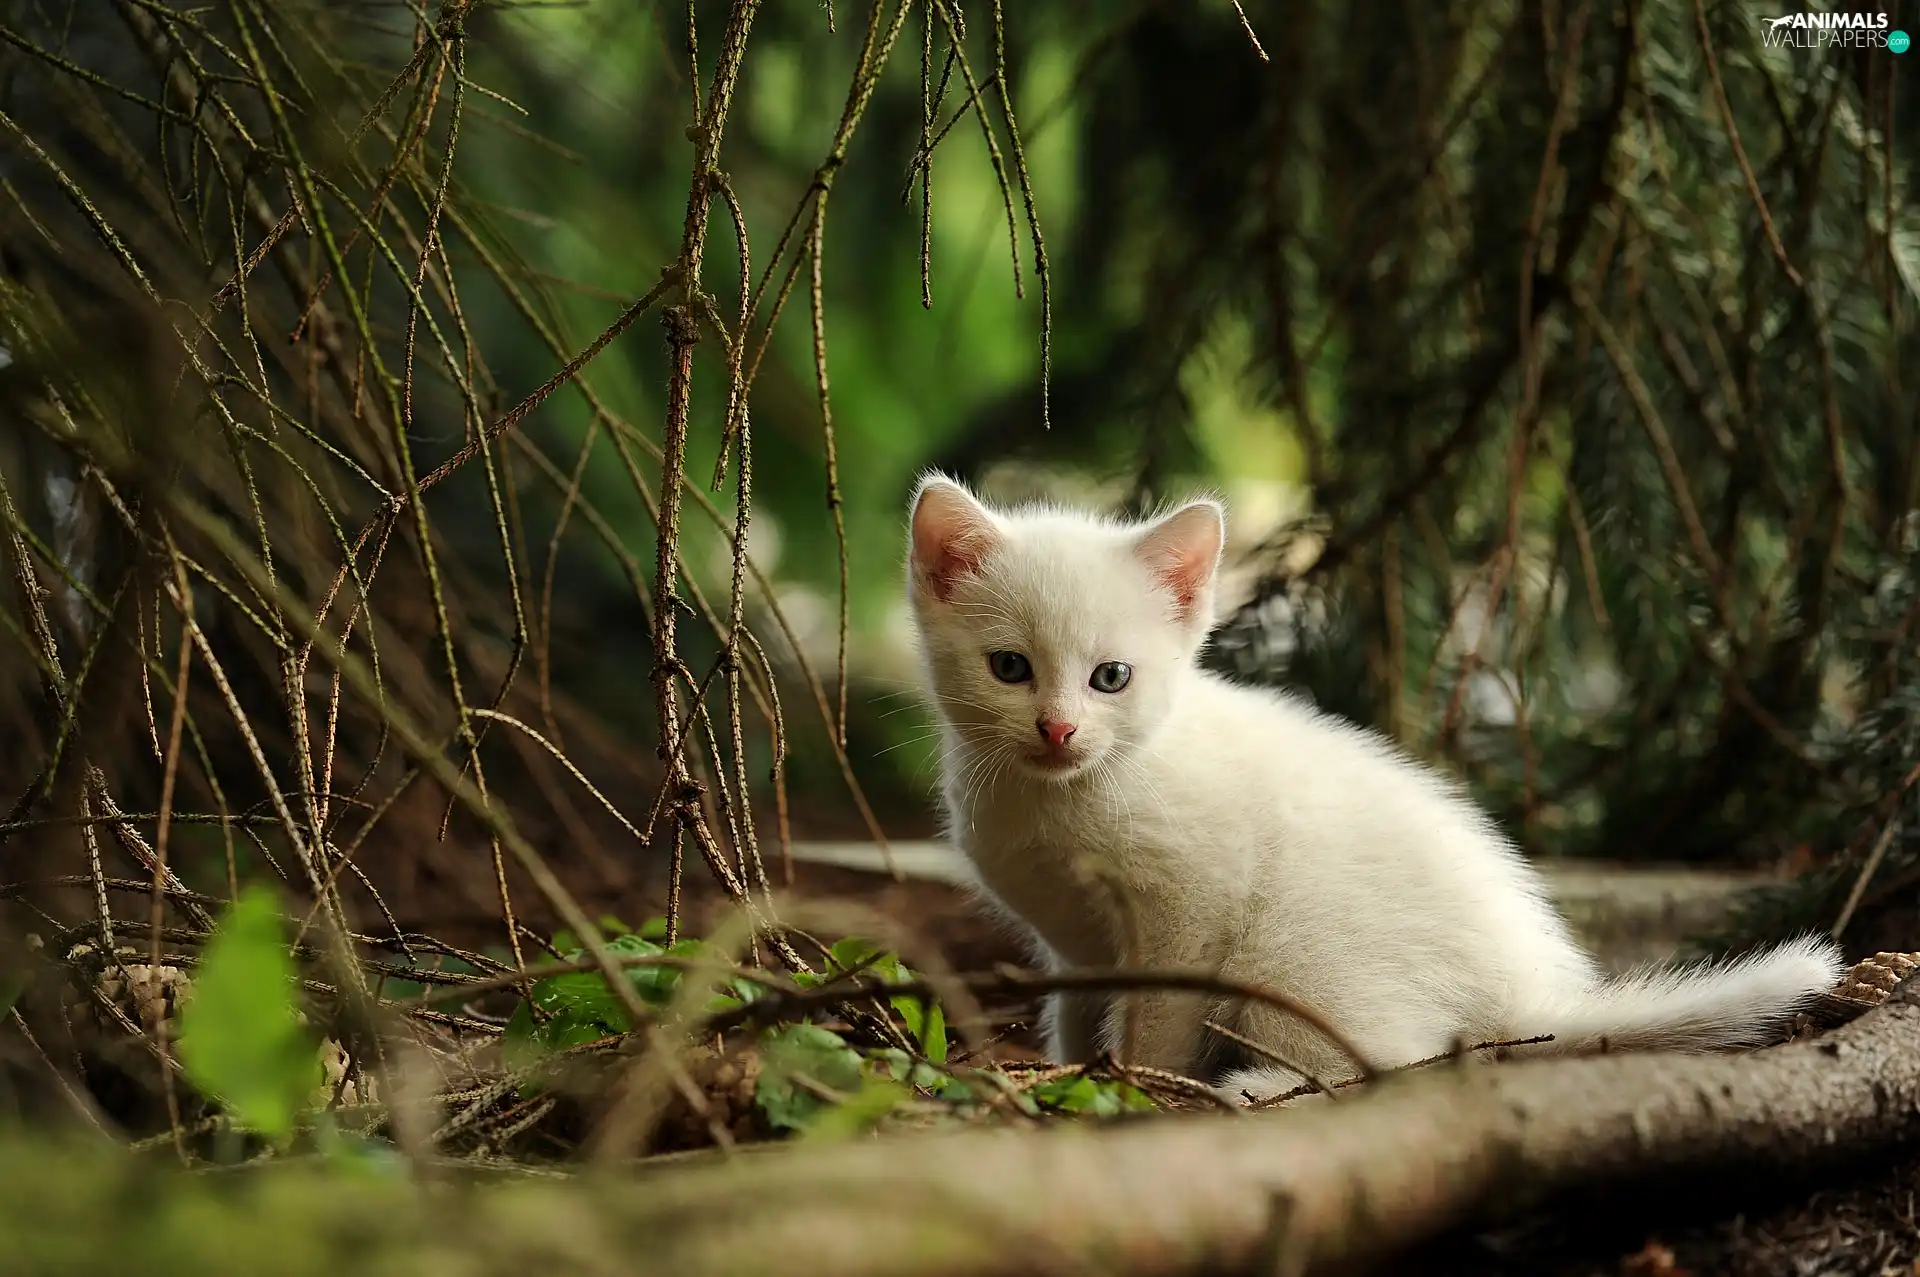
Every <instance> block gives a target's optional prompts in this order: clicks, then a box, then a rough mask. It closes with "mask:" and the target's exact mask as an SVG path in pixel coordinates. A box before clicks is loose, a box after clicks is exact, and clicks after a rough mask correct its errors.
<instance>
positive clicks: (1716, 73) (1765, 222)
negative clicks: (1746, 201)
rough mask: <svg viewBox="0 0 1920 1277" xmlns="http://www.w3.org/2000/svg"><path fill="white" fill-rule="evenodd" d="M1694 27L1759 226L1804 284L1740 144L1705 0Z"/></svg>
mask: <svg viewBox="0 0 1920 1277" xmlns="http://www.w3.org/2000/svg"><path fill="white" fill-rule="evenodd" d="M1693 29H1694V31H1695V32H1697V33H1698V34H1699V36H1700V49H1701V52H1703V53H1705V54H1706V56H1707V81H1708V82H1709V83H1710V84H1711V85H1712V86H1713V100H1714V104H1715V105H1716V106H1718V107H1719V108H1720V123H1721V124H1722V125H1723V126H1725V128H1726V130H1727V141H1729V142H1731V143H1733V158H1734V161H1735V162H1736V163H1737V164H1739V166H1740V176H1741V177H1743V178H1745V179H1746V183H1747V194H1749V195H1751V196H1753V206H1754V207H1755V208H1756V209H1758V210H1759V212H1760V225H1761V226H1762V227H1764V228H1765V230H1766V232H1767V243H1768V245H1770V246H1771V247H1772V249H1773V255H1774V256H1775V257H1776V258H1778V259H1779V261H1780V266H1781V269H1783V270H1785V271H1786V272H1787V278H1788V279H1790V280H1792V281H1793V286H1794V287H1795V288H1799V287H1800V286H1801V279H1800V272H1799V271H1797V270H1795V269H1794V268H1793V263H1792V262H1791V261H1789V260H1788V258H1787V248H1786V245H1784V244H1782V243H1781V242H1780V232H1779V231H1777V230H1775V229H1774V227H1773V214H1771V213H1769V212H1768V211H1767V199H1766V196H1764V195H1762V194H1761V193H1760V182H1759V179H1758V178H1756V177H1755V176H1754V175H1753V165H1752V164H1749V163H1748V162H1747V148H1746V147H1744V146H1742V145H1741V144H1740V129H1739V126H1738V125H1736V124H1735V123H1734V119H1733V105H1732V104H1731V103H1730V102H1728V101H1727V86H1726V85H1725V84H1724V83H1722V82H1721V79H1720V59H1719V58H1717V57H1715V56H1714V52H1713V36H1712V34H1711V33H1710V32H1708V30H1707V10H1706V7H1705V5H1704V4H1703V3H1702V0H1693Z"/></svg>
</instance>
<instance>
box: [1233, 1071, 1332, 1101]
mask: <svg viewBox="0 0 1920 1277" xmlns="http://www.w3.org/2000/svg"><path fill="white" fill-rule="evenodd" d="M1213 1093H1214V1094H1215V1095H1217V1096H1219V1097H1220V1098H1221V1099H1223V1100H1225V1101H1227V1102H1228V1103H1229V1104H1238V1105H1240V1106H1241V1107H1243V1108H1262V1109H1269V1108H1293V1107H1295V1106H1297V1105H1301V1104H1310V1103H1313V1102H1314V1101H1316V1100H1324V1099H1326V1098H1327V1097H1326V1096H1325V1095H1324V1094H1322V1093H1321V1092H1320V1091H1318V1090H1316V1089H1315V1088H1314V1085H1313V1083H1311V1082H1309V1081H1307V1079H1306V1078H1304V1077H1302V1076H1301V1075H1300V1074H1298V1073H1295V1072H1294V1071H1293V1070H1292V1069H1283V1068H1279V1067H1277V1066H1268V1067H1266V1068H1259V1069H1236V1070H1235V1071H1233V1072H1232V1073H1229V1074H1227V1076H1226V1077H1225V1078H1223V1079H1222V1080H1221V1082H1220V1085H1218V1086H1216V1087H1214V1088H1213Z"/></svg>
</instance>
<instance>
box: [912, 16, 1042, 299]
mask: <svg viewBox="0 0 1920 1277" xmlns="http://www.w3.org/2000/svg"><path fill="white" fill-rule="evenodd" d="M927 3H929V4H931V5H932V6H933V10H934V12H935V13H937V14H939V15H940V21H941V22H942V23H943V24H944V25H945V26H946V28H947V41H948V43H949V45H950V46H951V48H952V49H953V54H954V59H955V61H957V62H958V63H959V65H960V76H961V78H962V79H963V80H964V81H965V82H966V86H967V100H968V101H969V102H971V103H973V110H974V115H975V117H976V118H978V119H979V121H980V133H981V136H982V137H984V138H985V139H986V143H987V159H988V160H989V161H990V162H991V163H992V165H993V175H994V177H995V178H996V179H998V181H999V183H1000V198H1001V201H1002V202H1003V203H1004V204H1005V205H1006V206H1007V243H1008V246H1009V247H1010V248H1011V250H1012V254H1013V295H1014V296H1015V297H1025V296H1026V295H1027V293H1026V287H1025V285H1024V284H1022V283H1021V281H1020V222H1019V219H1018V218H1017V217H1015V216H1014V212H1013V186H1012V184H1011V183H1009V182H1008V181H1007V165H1006V161H1005V160H1004V159H1003V158H1002V157H1001V155H1000V140H999V138H997V137H995V136H994V132H993V122H992V121H991V120H990V119H989V118H988V117H987V107H986V103H985V102H983V101H982V100H981V96H980V95H981V88H982V86H981V85H980V84H979V83H978V82H977V81H975V79H974V78H973V64H972V63H971V62H969V61H968V60H967V51H966V47H965V41H966V31H965V28H964V27H963V26H962V25H961V24H960V21H959V17H958V15H957V14H955V13H954V12H953V11H952V7H951V6H950V5H949V4H948V0H927Z"/></svg>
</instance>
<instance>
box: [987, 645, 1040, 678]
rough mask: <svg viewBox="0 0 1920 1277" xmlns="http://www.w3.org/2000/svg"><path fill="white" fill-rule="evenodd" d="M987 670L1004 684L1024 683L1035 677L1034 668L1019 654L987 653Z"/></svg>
mask: <svg viewBox="0 0 1920 1277" xmlns="http://www.w3.org/2000/svg"><path fill="white" fill-rule="evenodd" d="M987 668H988V669H990V670H992V671H993V676H994V677H995V678H997V679H999V680H1000V681H1001V682H1002V683H1024V682H1026V681H1027V680H1028V679H1030V678H1032V677H1033V666H1031V665H1029V664H1028V663H1027V658H1026V657H1024V656H1022V655H1021V654H1020V653H1018V652H989V653H987Z"/></svg>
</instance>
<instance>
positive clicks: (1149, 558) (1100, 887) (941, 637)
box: [908, 476, 1841, 1096]
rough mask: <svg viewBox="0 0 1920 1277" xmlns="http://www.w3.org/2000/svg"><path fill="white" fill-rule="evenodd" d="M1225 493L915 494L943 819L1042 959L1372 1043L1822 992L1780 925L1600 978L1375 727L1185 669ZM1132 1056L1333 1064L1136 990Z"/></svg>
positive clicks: (1488, 840)
mask: <svg viewBox="0 0 1920 1277" xmlns="http://www.w3.org/2000/svg"><path fill="white" fill-rule="evenodd" d="M1225 531H1226V529H1225V522H1224V513H1223V511H1222V509H1221V507H1220V506H1219V505H1217V504H1215V503H1213V502H1210V501H1198V502H1194V503H1193V504H1190V505H1187V506H1184V507H1182V508H1180V509H1179V510H1176V511H1175V512H1174V513H1172V514H1170V515H1168V516H1166V517H1165V518H1162V519H1159V520H1158V521H1155V522H1153V523H1149V524H1128V523H1120V522H1114V521H1110V520H1104V519H1099V518H1094V517H1090V516H1088V515H1084V514H1079V513H1074V512H1070V511H1061V510H1049V509H1032V510H1022V511H1018V512H1011V513H996V512H994V511H990V510H988V509H987V508H986V507H985V506H983V505H981V504H980V503H979V502H978V501H976V500H975V499H974V498H973V497H972V496H970V495H969V494H968V493H967V491H966V490H965V489H964V488H962V487H961V486H960V485H959V484H957V483H954V482H952V481H951V480H948V479H945V478H941V477H938V476H933V477H929V478H927V479H926V480H924V481H923V482H922V483H921V484H920V487H919V489H918V491H916V493H915V494H914V502H913V517H912V538H911V554H910V559H911V563H910V568H909V583H908V593H909V595H910V596H911V600H912V604H913V613H914V619H915V622H916V627H917V629H918V632H919V639H920V650H921V656H922V658H923V661H924V664H925V668H926V672H927V675H928V678H929V679H930V681H931V685H932V691H933V694H934V699H935V702H936V704H937V706H938V709H939V712H940V719H941V729H942V734H943V737H944V741H943V743H944V746H945V749H944V751H943V754H942V779H943V792H944V798H945V807H946V816H947V821H948V824H949V827H950V828H949V833H950V835H951V837H952V838H953V839H954V840H955V841H956V842H957V843H958V844H959V846H960V847H961V849H962V850H964V851H965V852H966V854H967V856H968V857H969V858H970V859H971V861H972V863H973V865H974V866H975V868H976V869H977V870H978V872H979V876H980V878H981V881H982V885H983V886H984V888H985V890H986V892H987V893H988V894H989V895H990V896H991V897H992V898H993V899H994V900H995V901H997V902H998V903H999V904H1000V905H1001V906H1003V907H1004V909H1005V910H1006V911H1007V912H1009V913H1011V914H1013V915H1015V916H1016V917H1017V918H1018V919H1020V920H1021V921H1023V922H1024V923H1025V924H1026V925H1027V927H1029V928H1030V929H1031V930H1032V931H1033V933H1034V934H1035V939H1036V947H1037V949H1038V952H1039V955H1040V956H1041V958H1042V959H1043V960H1044V961H1046V962H1047V963H1048V964H1050V965H1052V966H1055V967H1063V966H1084V967H1101V966H1112V965H1115V964H1116V963H1120V962H1122V961H1124V962H1126V963H1127V964H1128V965H1132V966H1136V967H1140V968H1153V969H1168V968H1186V969H1200V970H1204V971H1210V972H1214V973H1217V974H1218V975H1219V976H1222V977H1225V978H1227V979H1232V980H1238V981H1245V982H1250V983H1256V984H1262V985H1266V986H1268V987H1271V988H1274V989H1277V990H1280V991H1282V992H1285V993H1288V994H1291V995H1292V996H1293V997H1295V998H1298V999H1300V1000H1301V1001H1303V1002H1305V1003H1307V1004H1308V1005H1310V1006H1312V1007H1314V1008H1315V1009H1317V1010H1318V1011H1319V1012H1320V1013H1321V1014H1322V1015H1324V1016H1325V1017H1327V1019H1329V1020H1330V1021H1331V1022H1333V1023H1334V1024H1335V1025H1336V1026H1338V1027H1339V1028H1341V1029H1343V1030H1345V1032H1346V1033H1347V1034H1348V1035H1349V1036H1350V1037H1351V1038H1352V1039H1353V1040H1354V1041H1355V1043H1356V1044H1357V1045H1358V1046H1359V1047H1360V1048H1361V1049H1362V1050H1363V1051H1365V1052H1366V1053H1367V1054H1368V1055H1369V1056H1370V1057H1371V1058H1372V1059H1373V1061H1374V1062H1375V1063H1377V1064H1381V1065H1395V1064H1405V1063H1410V1062H1412V1061H1415V1060H1419V1059H1424V1058H1427V1057H1429V1056H1433V1055H1438V1054H1441V1053H1443V1052H1445V1051H1448V1050H1449V1049H1452V1047H1453V1046H1454V1045H1455V1044H1456V1043H1459V1042H1465V1043H1468V1044H1471V1043H1475V1042H1482V1041H1493V1040H1509V1039H1515V1038H1526V1037H1534V1036H1538V1035H1542V1034H1552V1035H1553V1038H1554V1046H1553V1048H1552V1049H1556V1050H1570V1049H1579V1048H1582V1047H1590V1046H1595V1045H1598V1044H1600V1043H1601V1042H1602V1041H1605V1042H1606V1043H1608V1044H1610V1045H1613V1046H1618V1047H1669V1048H1677V1049H1682V1050H1705V1049H1711V1048H1716V1047H1724V1046H1734V1045H1741V1044H1745V1043H1751V1042H1754V1041H1758V1040H1761V1039H1762V1038H1763V1037H1764V1035H1765V1033H1766V1031H1767V1030H1768V1029H1769V1028H1770V1027H1771V1026H1773V1025H1776V1024H1778V1023H1779V1022H1780V1021H1781V1020H1782V1019H1783V1018H1784V1017H1785V1016H1787V1015H1788V1014H1789V1013H1790V1012H1791V1011H1792V1010H1793V1009H1794V1008H1795V1007H1796V1006H1797V1005H1799V1004H1800V1003H1801V1002H1803V1001H1804V1000H1805V999H1806V998H1808V997H1809V996H1811V995H1813V994H1817V993H1819V992H1822V991H1824V990H1826V989H1828V988H1830V987H1832V985H1833V982H1834V980H1835V979H1836V977H1837V976H1838V974H1839V972H1840V970H1841V962H1840V957H1839V951H1838V949H1837V947H1836V946H1835V945H1834V944H1832V943H1831V942H1830V941H1828V940H1825V939H1820V938H1814V937H1807V938H1804V939H1800V940H1796V941H1794V942H1792V943H1790V944H1787V945H1783V946H1781V947H1780V948H1776V949H1772V950H1769V951H1767V952H1764V953H1761V954H1757V955H1755V956H1753V957H1750V958H1747V959H1745V960H1743V961H1740V962H1736V963H1732V964H1730V965H1723V966H1703V967H1695V968H1692V969H1689V970H1675V971H1649V972H1645V973H1640V974H1635V975H1631V976H1627V977H1624V978H1619V979H1611V980H1609V979H1605V978H1603V977H1602V975H1601V974H1600V972H1599V971H1598V969H1597V968H1596V966H1595V964H1594V962H1593V960H1592V959H1591V958H1590V957H1589V956H1588V955H1587V954H1586V953H1585V952H1583V951H1582V950H1581V948H1580V947H1579V946H1578V945H1577V944H1576V943H1575V942H1574V940H1573V938H1572V937H1571V936H1570V935H1569V933H1568V930H1567V926H1566V924H1565V923H1564V922H1563V921H1562V919H1561V918H1560V916H1559V915H1558V914H1557V913H1556V912H1555V911H1554V909H1553V907H1552V906H1551V905H1550V904H1549V903H1548V902H1547V899H1546V896H1545V892H1544V889H1543V887H1542V884H1541V882H1540V880H1539V878H1538V877H1537V876H1536V875H1535V874H1534V872H1533V871H1532V869H1531V868H1529V867H1528V865H1527V864H1526V863H1525V862H1524V860H1523V859H1522V858H1521V857H1520V856H1519V854H1518V853H1517V852H1516V851H1515V850H1514V848H1513V847H1512V845H1511V844H1510V843H1508V842H1507V840H1506V839H1505V838H1503V837H1502V836H1501V834H1500V832H1499V831H1498V830H1497V829H1496V828H1495V827H1494V825H1493V823H1492V822H1491V821H1490V820H1489V819H1488V818H1487V817H1486V816H1485V815H1484V814H1482V813H1481V812H1480V811H1479V810H1478V809H1477V808H1475V807H1474V806H1473V805H1472V803H1471V802H1470V801H1469V800H1468V799H1467V798H1466V797H1465V796H1464V795H1463V794H1462V793H1461V792H1460V791H1459V789H1458V788H1457V787H1456V786H1455V785H1454V784H1453V782H1452V781H1450V780H1449V779H1447V778H1446V777H1444V776H1442V775H1441V774H1439V773H1438V772H1435V771H1433V770H1431V769H1429V768H1428V767H1426V766H1424V765H1422V764H1420V763H1418V762H1416V761H1414V760H1412V759H1411V758H1408V757H1407V756H1406V755H1404V754H1402V753H1401V752H1400V751H1399V749H1398V748H1397V747H1395V746H1394V745H1393V744H1392V743H1391V742H1389V741H1388V740H1386V739H1385V738H1383V737H1381V736H1379V735H1376V734H1375V733H1373V732H1371V731H1368V730H1366V729H1364V728H1361V727H1357V726H1355V725H1353V724H1351V723H1347V722H1343V721H1340V720H1338V719H1334V718H1330V717H1328V716H1326V715H1324V714H1321V713H1319V712H1318V711H1316V710H1315V709H1313V708H1312V707H1311V706H1310V705H1308V704H1305V703H1303V702H1301V701H1299V700H1296V699H1294V698H1292V697H1290V696H1287V695H1284V694H1281V693H1277V692H1273V691H1267V690H1263V689H1258V688H1253V687H1243V686H1238V685H1236V684H1233V683H1231V682H1228V681H1227V680H1225V679H1222V678H1219V677H1217V676H1215V675H1213V674H1210V673H1207V672H1205V671H1203V670H1201V669H1200V668H1199V666H1198V664H1197V662H1196V654H1197V653H1198V651H1199V649H1200V647H1201V645H1202V644H1203V643H1204V642H1205V639H1206V635H1207V630H1208V628H1209V625H1210V622H1211V619H1212V615H1213V586H1214V578H1215V574H1216V569H1217V567H1218V565H1219V560H1220V552H1221V547H1222V544H1223V542H1224V539H1225ZM1132 1001H1133V1003H1134V1010H1133V1012H1132V1026H1131V1031H1132V1038H1133V1040H1132V1055H1133V1060H1132V1061H1131V1062H1132V1063H1136V1064H1142V1065H1150V1066H1156V1067H1160V1068H1167V1069H1175V1070H1179V1071H1182V1072H1186V1073H1189V1074H1199V1075H1201V1076H1208V1075H1217V1074H1218V1073H1220V1072H1222V1071H1224V1070H1229V1069H1233V1068H1234V1067H1235V1066H1244V1065H1254V1066H1256V1067H1251V1068H1241V1069H1240V1070H1239V1071H1235V1072H1232V1073H1231V1074H1230V1076H1228V1077H1227V1078H1226V1079H1225V1081H1224V1089H1225V1090H1227V1091H1228V1092H1229V1093H1231V1094H1236V1095H1237V1094H1239V1093H1240V1092H1241V1091H1242V1090H1244V1091H1246V1092H1249V1093H1251V1094H1254V1095H1256V1096H1262V1095H1271V1094H1275V1093H1278V1092H1280V1091H1283V1090H1288V1089H1292V1088H1293V1087H1295V1086H1296V1085H1298V1084H1299V1082H1300V1081H1301V1078H1300V1076H1299V1074H1297V1073H1295V1072H1293V1071H1291V1070H1288V1069H1284V1068H1279V1067H1275V1066H1272V1065H1270V1064H1266V1063H1263V1062H1262V1061H1261V1060H1260V1059H1259V1058H1258V1057H1254V1058H1248V1057H1247V1056H1246V1055H1245V1054H1244V1053H1240V1052H1237V1051H1236V1048H1234V1047H1233V1045H1232V1044H1231V1043H1229V1042H1227V1041H1225V1040H1224V1039H1222V1038H1221V1037H1220V1035H1218V1034H1214V1033H1211V1032H1209V1031H1207V1030H1206V1029H1205V1026H1204V1021H1205V1020H1206V1019H1208V1018H1215V1019H1220V1020H1224V1021H1226V1022H1227V1023H1229V1024H1230V1025H1231V1027H1233V1028H1234V1029H1235V1030H1236V1031H1237V1032H1239V1033H1240V1034H1242V1035H1244V1036H1247V1037H1249V1038H1251V1039H1253V1040H1254V1041H1256V1042H1258V1043H1260V1044H1261V1045H1262V1046H1263V1047H1266V1048H1268V1049H1269V1050H1271V1051H1272V1052H1274V1053H1275V1054H1276V1055H1277V1056H1278V1057H1280V1058H1282V1059H1285V1060H1287V1061H1289V1062H1290V1063H1293V1064H1297V1065H1299V1066H1300V1067H1301V1068H1302V1069H1304V1070H1310V1071H1312V1072H1314V1073H1316V1074H1318V1075H1320V1076H1322V1077H1346V1076H1350V1075H1351V1074H1352V1073H1353V1071H1354V1070H1353V1067H1352V1065H1351V1063H1350V1062H1349V1061H1348V1060H1346V1059H1345V1057H1344V1056H1343V1055H1341V1053H1340V1052H1339V1051H1338V1050H1336V1049H1335V1048H1334V1047H1333V1046H1332V1045H1331V1044H1329V1043H1328V1042H1326V1041H1325V1040H1324V1039H1323V1038H1322V1037H1321V1036H1320V1035H1319V1034H1317V1033H1316V1032H1315V1031H1314V1030H1313V1029H1311V1028H1310V1027H1308V1026H1307V1025H1305V1024H1302V1023H1300V1022H1299V1021H1297V1020H1295V1019H1292V1018H1291V1017H1288V1016H1285V1015H1282V1014H1280V1013H1278V1012H1276V1011H1274V1010H1272V1009H1270V1008H1268V1007H1266V1006H1263V1005H1243V1006H1230V1005H1227V1004H1225V1003H1224V1002H1222V1001H1220V1000H1218V999H1209V998H1207V997H1205V996H1201V995H1195V994H1181V993H1156V994H1140V995H1134V997H1133V999H1132ZM1119 1019H1120V1014H1119V1012H1118V1011H1117V1010H1116V1009H1114V1008H1113V1007H1111V1006H1110V1005H1109V1003H1108V1000H1107V999H1105V998H1102V997H1097V996H1091V995H1081V994H1075V995H1071V996H1056V997H1054V998H1052V999H1051V1000H1050V1005H1049V1007H1048V1034H1049V1039H1050V1046H1051V1049H1052V1052H1053V1054H1054V1056H1055V1057H1056V1058H1057V1059H1060V1060H1063V1061H1080V1060H1086V1059H1090V1058H1092V1057H1094V1056H1096V1055H1097V1054H1098V1053H1099V1052H1100V1051H1102V1050H1117V1049H1119V1048H1120V1046H1121V1043H1120V1041H1119V1039H1120V1037H1121V1032H1122V1027H1121V1025H1120V1024H1119V1023H1118V1021H1119Z"/></svg>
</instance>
